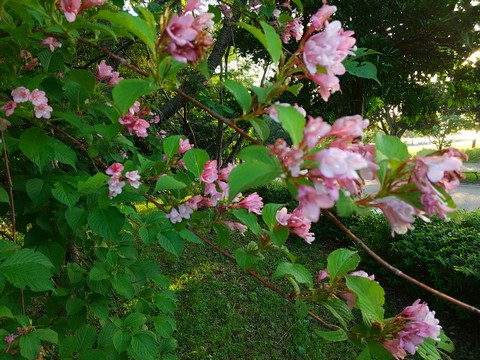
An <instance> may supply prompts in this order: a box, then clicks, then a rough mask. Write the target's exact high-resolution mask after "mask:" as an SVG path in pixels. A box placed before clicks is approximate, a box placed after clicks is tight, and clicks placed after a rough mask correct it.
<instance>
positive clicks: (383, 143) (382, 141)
mask: <svg viewBox="0 0 480 360" xmlns="http://www.w3.org/2000/svg"><path fill="white" fill-rule="evenodd" d="M375 149H376V151H377V162H380V161H381V160H384V159H385V158H396V159H398V160H401V161H403V160H407V159H408V158H409V157H410V154H409V153H408V148H407V145H405V144H404V143H403V142H402V141H401V140H400V139H399V138H398V137H396V136H391V135H381V134H377V135H376V136H375ZM382 156H383V157H382Z"/></svg>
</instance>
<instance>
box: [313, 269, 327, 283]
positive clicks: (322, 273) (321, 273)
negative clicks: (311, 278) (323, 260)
mask: <svg viewBox="0 0 480 360" xmlns="http://www.w3.org/2000/svg"><path fill="white" fill-rule="evenodd" d="M329 277H330V274H329V273H328V270H327V269H323V270H320V271H319V272H318V277H317V280H315V282H317V283H318V282H320V281H322V280H325V279H327V278H329Z"/></svg>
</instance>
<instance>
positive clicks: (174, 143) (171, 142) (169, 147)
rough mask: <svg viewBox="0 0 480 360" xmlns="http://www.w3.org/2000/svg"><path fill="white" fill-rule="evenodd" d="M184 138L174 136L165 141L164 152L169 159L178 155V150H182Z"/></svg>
mask: <svg viewBox="0 0 480 360" xmlns="http://www.w3.org/2000/svg"><path fill="white" fill-rule="evenodd" d="M182 138H183V136H181V135H174V136H169V137H168V138H166V139H165V140H164V141H163V151H164V152H165V155H167V158H168V159H170V158H171V157H172V156H174V155H177V154H178V149H179V148H180V139H182Z"/></svg>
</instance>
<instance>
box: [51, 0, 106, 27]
mask: <svg viewBox="0 0 480 360" xmlns="http://www.w3.org/2000/svg"><path fill="white" fill-rule="evenodd" d="M104 3H105V0H60V7H61V8H62V11H63V14H64V15H65V18H66V19H67V21H68V22H74V21H75V20H76V18H77V15H78V14H79V13H80V12H82V11H83V10H87V9H90V8H93V7H95V6H101V5H103V4H104Z"/></svg>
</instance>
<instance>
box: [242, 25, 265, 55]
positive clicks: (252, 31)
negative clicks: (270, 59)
mask: <svg viewBox="0 0 480 360" xmlns="http://www.w3.org/2000/svg"><path fill="white" fill-rule="evenodd" d="M238 25H239V26H240V27H242V28H244V29H245V30H247V31H248V32H249V33H250V34H252V35H253V36H255V38H257V40H258V41H260V43H261V44H262V45H263V47H264V48H265V49H267V48H268V44H267V39H266V37H265V35H264V34H263V33H262V31H261V30H260V29H258V28H256V27H255V26H252V25H249V24H246V23H244V22H239V23H238Z"/></svg>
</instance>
